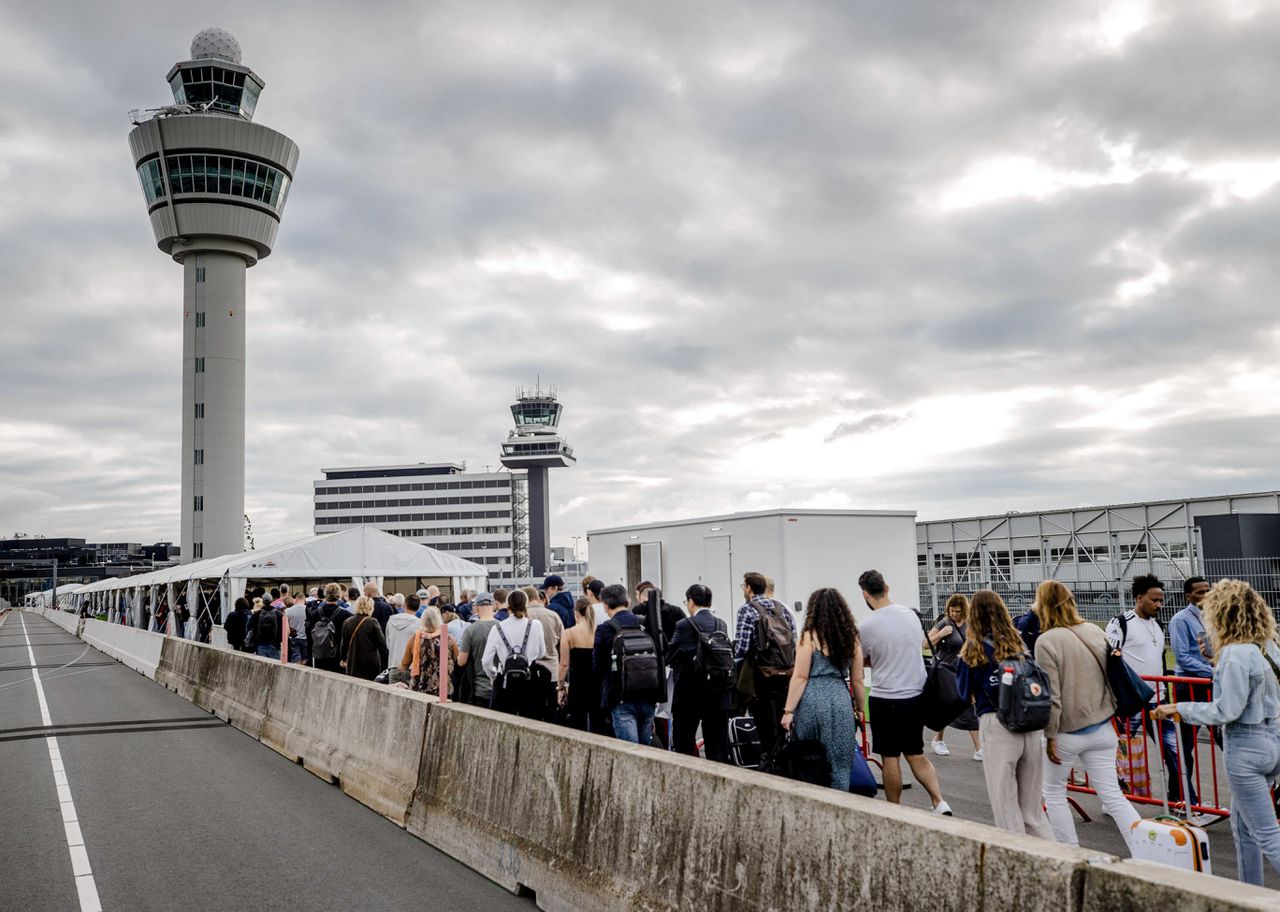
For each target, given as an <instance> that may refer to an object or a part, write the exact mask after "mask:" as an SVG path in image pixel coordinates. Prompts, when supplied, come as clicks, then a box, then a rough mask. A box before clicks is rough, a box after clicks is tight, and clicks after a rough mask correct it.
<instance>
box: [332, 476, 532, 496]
mask: <svg viewBox="0 0 1280 912" xmlns="http://www.w3.org/2000/svg"><path fill="white" fill-rule="evenodd" d="M509 487H511V480H510V479H508V478H500V479H490V480H481V481H427V482H421V483H419V484H380V485H341V486H337V487H329V488H316V494H395V493H396V492H397V491H470V490H472V489H475V488H509Z"/></svg>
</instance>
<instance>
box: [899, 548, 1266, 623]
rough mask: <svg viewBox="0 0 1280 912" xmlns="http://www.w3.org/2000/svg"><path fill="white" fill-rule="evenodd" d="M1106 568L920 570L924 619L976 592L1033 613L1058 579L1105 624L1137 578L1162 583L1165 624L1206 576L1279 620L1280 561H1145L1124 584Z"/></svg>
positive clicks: (1087, 613) (1128, 598)
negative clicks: (1237, 588)
mask: <svg viewBox="0 0 1280 912" xmlns="http://www.w3.org/2000/svg"><path fill="white" fill-rule="evenodd" d="M1105 568H1106V562H1101V563H1091V564H1090V565H1089V566H1088V568H1087V571H1088V575H1087V576H1086V574H1084V573H1081V572H1080V570H1081V569H1084V568H1083V565H1078V564H1073V565H1067V564H1058V565H1057V566H1055V567H1049V566H1047V565H1045V564H1043V563H1041V564H1020V565H1017V566H1015V567H1013V568H999V567H996V568H990V569H988V570H986V571H985V572H984V571H983V570H980V569H978V568H974V569H972V570H964V571H959V572H955V573H938V572H936V571H935V572H933V573H928V572H926V571H927V570H928V569H929V568H926V567H923V566H922V567H921V568H920V609H921V612H922V613H923V614H924V615H925V616H926V617H929V616H936V615H938V614H941V613H942V609H943V606H945V605H946V603H947V596H949V595H951V593H953V592H963V593H964V594H966V595H969V594H971V593H973V592H975V591H977V590H978V589H993V590H995V591H996V592H998V593H1000V597H1001V598H1003V599H1004V601H1005V604H1006V605H1008V606H1009V610H1010V611H1011V612H1012V613H1013V614H1014V615H1015V616H1016V615H1019V614H1021V613H1022V612H1023V611H1024V610H1026V609H1028V608H1030V607H1031V603H1032V602H1033V601H1034V600H1035V595H1036V587H1037V586H1038V585H1040V583H1041V582H1042V581H1043V580H1046V579H1057V580H1061V581H1062V582H1063V583H1065V584H1066V585H1067V586H1068V587H1069V588H1070V589H1071V591H1072V592H1073V593H1074V594H1075V597H1076V605H1077V607H1079V609H1080V614H1081V615H1082V616H1083V617H1084V618H1085V619H1086V620H1090V621H1105V620H1107V619H1108V618H1111V617H1113V616H1114V615H1116V614H1118V613H1119V612H1120V611H1121V610H1123V609H1125V608H1130V607H1132V606H1133V597H1132V595H1131V594H1130V586H1131V584H1132V580H1133V577H1135V576H1138V575H1140V574H1144V573H1154V574H1155V575H1156V576H1158V577H1160V579H1161V580H1162V581H1163V582H1164V593H1165V599H1164V613H1163V615H1162V617H1163V618H1164V619H1165V620H1168V618H1169V617H1171V616H1172V615H1173V613H1174V612H1175V611H1177V610H1178V609H1180V608H1182V607H1184V606H1185V605H1186V599H1185V598H1184V597H1183V594H1182V581H1183V580H1185V579H1187V578H1188V577H1191V576H1203V577H1205V579H1207V580H1209V582H1211V583H1212V582H1216V581H1217V580H1220V579H1226V578H1233V579H1242V580H1245V581H1247V582H1248V583H1249V584H1250V585H1251V586H1253V588H1254V589H1256V590H1257V591H1258V593H1259V594H1260V595H1261V596H1262V597H1263V599H1265V600H1266V602H1267V604H1268V605H1270V606H1271V608H1272V610H1275V611H1277V613H1278V614H1277V616H1278V617H1280V557H1247V558H1229V559H1211V560H1200V559H1188V560H1172V561H1171V560H1149V561H1147V560H1144V561H1141V562H1135V563H1133V564H1131V565H1129V568H1128V573H1127V575H1126V576H1125V577H1124V578H1118V576H1117V577H1116V578H1100V577H1103V576H1104V574H1105Z"/></svg>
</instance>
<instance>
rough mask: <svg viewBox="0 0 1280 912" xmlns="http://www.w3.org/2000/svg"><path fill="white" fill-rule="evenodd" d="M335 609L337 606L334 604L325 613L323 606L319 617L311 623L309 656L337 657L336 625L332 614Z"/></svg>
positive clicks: (321, 657)
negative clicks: (330, 609)
mask: <svg viewBox="0 0 1280 912" xmlns="http://www.w3.org/2000/svg"><path fill="white" fill-rule="evenodd" d="M325 607H327V606H325ZM337 610H338V608H337V606H336V605H335V606H334V608H333V611H330V612H328V613H327V614H326V613H325V608H321V609H320V617H318V618H316V622H315V623H314V624H312V625H311V658H313V659H332V658H335V657H337V655H338V627H337V625H336V624H334V622H333V615H334V612H336V611H337Z"/></svg>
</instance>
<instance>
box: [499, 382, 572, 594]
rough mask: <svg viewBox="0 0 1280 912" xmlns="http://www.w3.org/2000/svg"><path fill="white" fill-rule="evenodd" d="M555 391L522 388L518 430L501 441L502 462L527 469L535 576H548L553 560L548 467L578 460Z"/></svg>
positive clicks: (516, 413) (515, 411)
mask: <svg viewBox="0 0 1280 912" xmlns="http://www.w3.org/2000/svg"><path fill="white" fill-rule="evenodd" d="M561 410H562V406H561V405H560V403H559V402H558V401H557V400H556V391H555V389H551V390H548V391H545V392H544V391H543V389H542V384H541V382H539V384H538V385H537V386H536V387H534V389H533V390H532V391H527V390H523V389H522V390H519V391H517V393H516V403H515V405H513V406H511V417H512V418H514V419H515V422H516V427H515V430H513V431H511V432H510V433H509V434H507V442H506V443H504V444H503V445H502V464H503V465H504V466H506V467H507V468H508V469H525V470H527V472H528V480H529V561H530V564H531V569H532V571H533V575H534V576H535V577H540V576H545V575H546V572H547V564H549V563H550V561H551V496H550V491H549V489H548V485H547V469H550V468H563V467H566V466H572V465H576V464H577V462H578V461H577V460H576V459H574V457H573V447H571V446H569V445H568V444H567V443H565V442H564V440H563V439H561V437H560V432H559V425H560V412H561Z"/></svg>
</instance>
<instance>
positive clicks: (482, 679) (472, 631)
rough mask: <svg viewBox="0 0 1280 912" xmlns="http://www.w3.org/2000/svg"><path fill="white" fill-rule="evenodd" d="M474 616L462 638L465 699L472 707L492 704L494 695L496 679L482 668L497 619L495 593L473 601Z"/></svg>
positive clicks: (460, 648)
mask: <svg viewBox="0 0 1280 912" xmlns="http://www.w3.org/2000/svg"><path fill="white" fill-rule="evenodd" d="M471 606H472V609H473V611H474V619H473V620H472V622H471V623H470V624H468V625H467V629H466V630H464V631H463V632H462V638H461V639H460V640H459V641H458V667H459V668H460V669H462V681H461V684H462V686H461V688H460V690H461V691H462V698H463V699H464V700H466V701H467V702H468V703H470V704H471V705H472V706H488V705H489V703H490V700H491V699H492V697H493V681H492V680H491V679H490V678H489V675H488V674H486V673H485V671H484V669H483V668H481V667H480V658H481V657H482V656H483V655H484V647H485V643H487V642H488V640H489V631H490V630H492V629H493V626H494V625H495V624H497V623H498V622H497V621H495V620H494V619H493V595H492V593H489V592H481V593H480V594H479V595H477V596H476V597H475V599H474V600H473V601H472V603H471Z"/></svg>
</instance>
